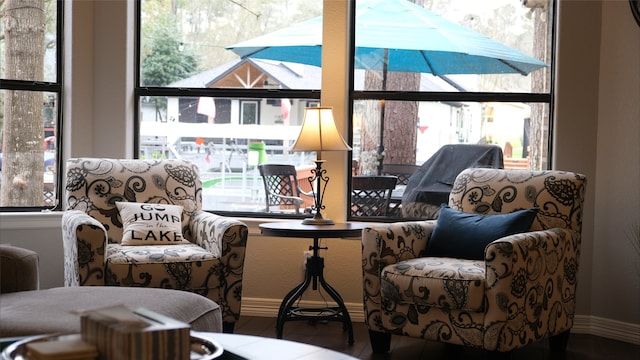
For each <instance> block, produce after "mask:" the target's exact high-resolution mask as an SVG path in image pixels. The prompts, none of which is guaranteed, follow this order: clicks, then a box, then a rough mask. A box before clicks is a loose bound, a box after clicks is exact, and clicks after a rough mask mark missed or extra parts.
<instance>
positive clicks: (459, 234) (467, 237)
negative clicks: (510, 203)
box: [426, 204, 538, 260]
mask: <svg viewBox="0 0 640 360" xmlns="http://www.w3.org/2000/svg"><path fill="white" fill-rule="evenodd" d="M537 213H538V209H537V208H532V209H527V210H519V211H514V212H512V213H509V214H492V215H480V214H472V213H465V212H462V211H458V210H455V209H452V208H450V207H449V206H447V205H445V204H443V205H442V206H441V208H440V216H439V217H438V221H437V222H436V226H435V228H434V229H433V233H432V234H431V239H430V240H429V243H428V245H427V252H426V253H427V256H437V257H452V258H459V259H469V260H482V259H484V249H485V247H486V246H487V245H488V244H489V243H490V242H492V241H494V240H497V239H500V238H502V237H505V236H508V235H513V234H517V233H522V232H525V231H528V230H529V229H530V228H531V223H532V222H533V220H534V219H535V217H536V214H537Z"/></svg>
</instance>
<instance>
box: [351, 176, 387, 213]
mask: <svg viewBox="0 0 640 360" xmlns="http://www.w3.org/2000/svg"><path fill="white" fill-rule="evenodd" d="M397 182H398V177H397V176H366V175H365V176H354V177H353V178H352V180H351V215H352V216H387V215H388V214H389V203H390V201H391V192H392V191H393V189H395V188H396V184H397Z"/></svg>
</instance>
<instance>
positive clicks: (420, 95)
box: [345, 0, 558, 222]
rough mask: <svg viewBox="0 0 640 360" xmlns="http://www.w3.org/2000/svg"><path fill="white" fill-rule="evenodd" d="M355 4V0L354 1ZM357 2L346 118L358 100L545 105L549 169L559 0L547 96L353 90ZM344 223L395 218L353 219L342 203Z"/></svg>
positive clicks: (351, 4) (555, 3)
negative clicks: (546, 105)
mask: <svg viewBox="0 0 640 360" xmlns="http://www.w3.org/2000/svg"><path fill="white" fill-rule="evenodd" d="M356 1H357V0H356ZM356 1H351V2H349V25H348V27H349V30H348V31H349V50H348V56H349V70H348V71H349V77H350V79H349V99H348V104H347V106H348V111H349V118H350V119H351V118H353V103H354V101H357V100H377V101H380V100H385V101H393V100H400V101H416V102H420V101H439V102H447V101H448V102H500V103H544V104H548V106H549V124H548V135H547V149H548V152H547V154H546V158H547V162H546V163H547V168H550V166H551V159H552V158H553V138H554V127H555V126H554V107H555V106H554V100H555V95H554V94H555V78H556V71H555V66H556V61H557V59H556V43H557V25H558V1H556V0H551V1H550V4H549V8H550V9H552V10H551V11H552V15H551V16H552V19H551V36H550V39H551V44H550V46H551V54H550V59H551V63H550V68H549V75H550V84H549V92H548V93H521V92H515V93H514V92H509V93H500V92H419V91H404V92H402V91H397V90H387V91H382V90H355V87H354V62H355V59H354V57H355V56H354V54H355V29H356V11H355V8H356ZM348 125H349V143H350V144H352V145H353V136H354V128H353V122H349V124H348ZM348 156H349V158H348V159H347V160H348V163H351V162H352V161H353V160H354V159H353V152H350V153H349V155H348ZM352 176H353V174H352V173H351V172H350V171H348V176H347V181H348V183H347V186H348V194H351V188H352V186H351V183H352ZM345 207H346V214H347V221H372V222H394V221H398V218H392V217H363V216H358V217H356V216H353V215H351V211H350V204H349V202H347V203H346V204H345Z"/></svg>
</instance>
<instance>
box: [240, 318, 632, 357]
mask: <svg viewBox="0 0 640 360" xmlns="http://www.w3.org/2000/svg"><path fill="white" fill-rule="evenodd" d="M275 324H276V319H275V318H268V317H254V316H241V317H240V321H239V322H238V323H236V328H235V333H236V334H245V335H256V336H264V337H270V338H275V337H276V330H275V326H276V325H275ZM353 333H354V338H355V343H354V344H353V345H349V344H348V343H347V334H346V332H344V331H343V330H342V324H341V323H338V322H324V323H322V322H316V323H311V322H309V321H289V322H287V323H285V326H284V333H283V339H285V340H292V341H298V342H303V343H307V344H312V345H316V346H321V347H324V348H328V349H331V350H335V351H339V352H342V353H345V354H348V355H350V356H353V357H356V358H359V359H372V360H374V359H375V360H378V359H385V360H420V359H429V360H439V359H469V360H473V359H488V358H490V356H488V354H487V353H486V352H484V351H480V350H477V349H468V348H461V347H457V346H451V345H446V344H441V343H437V342H433V341H425V340H420V339H413V338H409V337H406V336H393V337H392V338H391V351H390V352H389V353H387V354H373V353H372V352H371V346H370V344H369V335H368V332H367V330H366V328H365V325H364V324H363V323H361V322H356V323H353ZM511 359H517V360H520V359H522V360H530V359H531V360H533V359H535V360H543V359H553V360H556V359H567V360H592V359H615V360H624V359H634V360H637V359H640V345H633V344H629V343H625V342H621V341H616V340H610V339H606V338H602V337H597V336H592V335H584V334H571V336H570V338H569V344H568V346H567V351H566V352H565V353H552V352H551V351H550V350H549V346H548V342H546V341H544V342H541V343H538V344H532V345H529V346H528V347H525V348H523V349H518V350H515V351H513V352H512V353H511Z"/></svg>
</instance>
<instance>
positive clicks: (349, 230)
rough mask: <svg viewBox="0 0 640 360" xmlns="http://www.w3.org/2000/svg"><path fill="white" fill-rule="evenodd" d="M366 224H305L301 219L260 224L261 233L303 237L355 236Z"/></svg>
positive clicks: (360, 232) (359, 233) (358, 234)
mask: <svg viewBox="0 0 640 360" xmlns="http://www.w3.org/2000/svg"><path fill="white" fill-rule="evenodd" d="M366 226H367V224H363V223H336V224H334V225H306V224H303V223H302V221H287V222H272V223H264V224H260V231H261V233H262V235H268V236H282V237H305V238H316V237H317V238H340V237H357V236H360V235H361V234H362V229H364V228H365V227H366Z"/></svg>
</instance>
